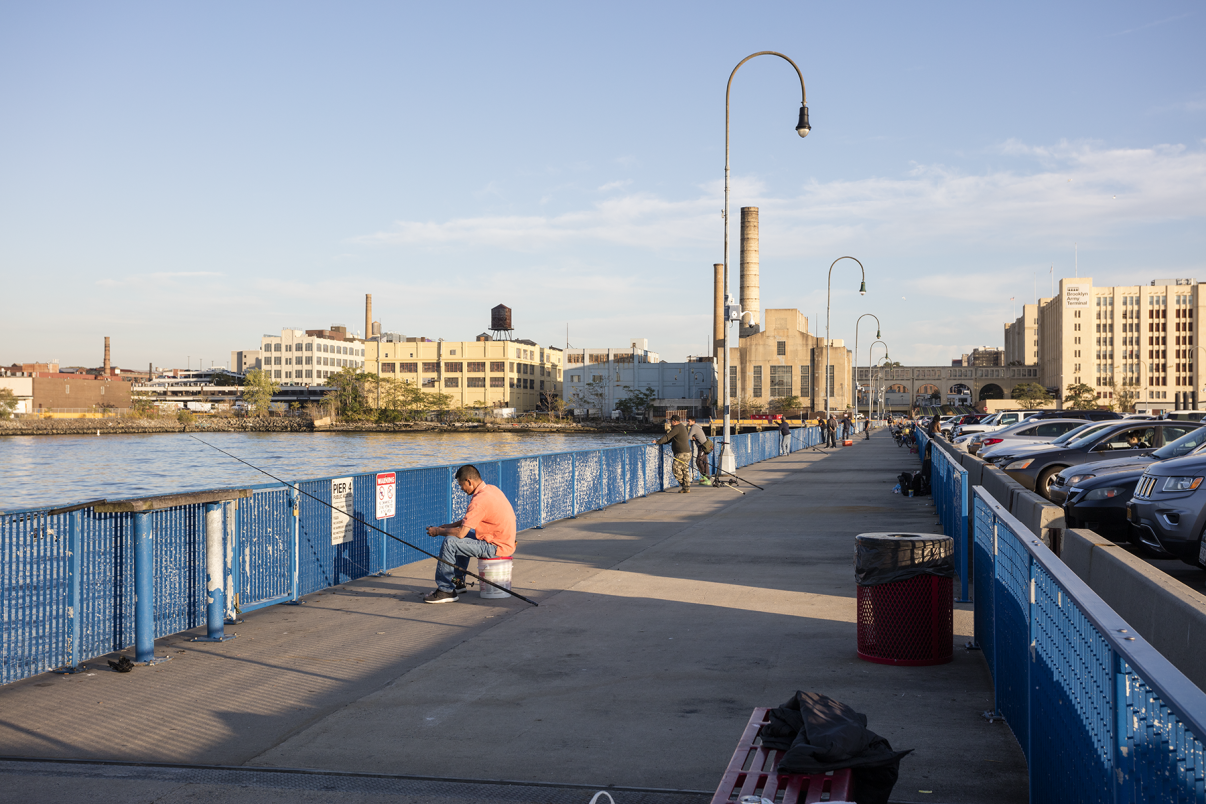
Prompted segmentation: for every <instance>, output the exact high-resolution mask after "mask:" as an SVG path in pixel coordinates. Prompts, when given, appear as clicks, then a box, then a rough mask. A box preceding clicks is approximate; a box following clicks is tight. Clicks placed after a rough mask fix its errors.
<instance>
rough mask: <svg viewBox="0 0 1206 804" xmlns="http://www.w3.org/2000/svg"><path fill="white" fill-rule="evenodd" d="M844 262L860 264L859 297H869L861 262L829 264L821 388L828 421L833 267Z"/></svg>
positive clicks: (850, 258)
mask: <svg viewBox="0 0 1206 804" xmlns="http://www.w3.org/2000/svg"><path fill="white" fill-rule="evenodd" d="M842 260H854V261H855V262H858V269H859V270H860V271H862V272H863V281H862V284H860V285H859V286H858V295H860V296H866V295H867V269H866V268H864V267H863V264H862V263H861V262H859V261H858V260H857V259H855V258H854V257H838V258H837V259H836V260H834V261H833V262H832V263H830V264H829V279H828V281H826V283H825V373H824V374H823V375H822V376H821V387H822V388H823V389H824V393H825V418H826V419H828V418H829V300H830V297H831V296H832V295H833V266H835V265H837V264H838V263H839V262H841V261H842ZM878 320H879V319H878V318H877V319H876V321H878ZM857 328H858V327H857V325H856V326H855V329H856V330H857ZM855 337H856V338H857V337H858V333H857V332H856V333H855Z"/></svg>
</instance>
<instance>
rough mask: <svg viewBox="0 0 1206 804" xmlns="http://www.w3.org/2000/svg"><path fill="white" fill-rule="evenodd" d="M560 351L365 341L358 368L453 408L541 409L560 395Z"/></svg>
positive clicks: (524, 345)
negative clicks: (436, 396)
mask: <svg viewBox="0 0 1206 804" xmlns="http://www.w3.org/2000/svg"><path fill="white" fill-rule="evenodd" d="M562 361H563V352H562V350H561V349H558V348H557V347H555V346H548V347H542V346H538V345H537V344H535V343H534V342H532V341H494V340H476V341H430V340H426V339H420V338H413V339H407V340H403V341H386V340H382V341H369V342H367V343H366V344H365V365H364V371H366V372H368V373H370V374H379V375H380V376H381V377H383V378H388V379H394V380H398V381H400V382H404V383H410V384H414V385H417V386H419V387H420V388H421V389H422V390H424V391H431V392H438V393H441V394H445V395H447V396H449V397H451V404H452V406H453V407H465V408H468V407H482V406H484V407H491V408H515V409H516V410H517V411H519V412H524V411H531V410H537V409H541V408H543V407H545V406H547V404H548V402H549V401H550V400H553V399H559V398H561V382H562V369H563V365H562Z"/></svg>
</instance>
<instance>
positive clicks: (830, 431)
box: [824, 413, 838, 449]
mask: <svg viewBox="0 0 1206 804" xmlns="http://www.w3.org/2000/svg"><path fill="white" fill-rule="evenodd" d="M824 424H825V446H827V447H833V448H834V449H837V427H838V424H837V416H834V415H833V414H832V413H830V414H829V418H828V419H826V420H825V422H824Z"/></svg>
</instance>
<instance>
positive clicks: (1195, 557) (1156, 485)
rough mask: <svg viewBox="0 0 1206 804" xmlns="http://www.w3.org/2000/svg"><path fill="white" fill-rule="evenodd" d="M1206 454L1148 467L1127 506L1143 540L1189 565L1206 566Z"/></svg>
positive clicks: (1175, 459) (1129, 516) (1174, 459)
mask: <svg viewBox="0 0 1206 804" xmlns="http://www.w3.org/2000/svg"><path fill="white" fill-rule="evenodd" d="M1203 479H1206V455H1204V454H1201V453H1199V454H1195V455H1186V456H1185V457H1184V458H1173V459H1172V460H1168V461H1160V462H1159V463H1153V464H1152V465H1150V466H1148V467H1147V469H1146V470H1145V471H1144V472H1143V476H1142V477H1140V478H1139V482H1138V484H1137V485H1136V486H1135V494H1134V496H1133V497H1131V501H1130V502H1128V503H1127V504H1126V510H1127V519H1128V520H1129V521H1130V523H1131V525H1132V526H1134V527H1135V528H1136V529H1137V530H1138V531H1139V538H1140V539H1141V540H1145V541H1146V540H1151V541H1154V542H1155V543H1156V544H1158V545H1159V546H1160V547H1161V548H1163V549H1164V550H1167V551H1168V552H1169V553H1172V554H1173V555H1174V556H1176V557H1177V558H1179V559H1181V560H1182V561H1184V562H1185V563H1186V564H1190V565H1193V566H1198V567H1201V566H1206V562H1204V561H1203V559H1206V556H1203V555H1202V544H1203V541H1202V531H1203V529H1204V528H1206V486H1204V485H1203V483H1202V481H1203Z"/></svg>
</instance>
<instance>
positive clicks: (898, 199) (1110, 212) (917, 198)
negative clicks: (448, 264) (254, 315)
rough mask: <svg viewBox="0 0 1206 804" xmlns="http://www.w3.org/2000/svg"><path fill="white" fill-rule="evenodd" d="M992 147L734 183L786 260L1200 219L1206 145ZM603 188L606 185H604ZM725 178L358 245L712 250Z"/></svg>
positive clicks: (766, 244)
mask: <svg viewBox="0 0 1206 804" xmlns="http://www.w3.org/2000/svg"><path fill="white" fill-rule="evenodd" d="M998 156H999V157H1000V158H1002V159H1003V160H1004V161H1007V162H1010V163H1011V164H1012V165H1013V167H1011V168H1008V169H996V170H990V171H985V172H982V173H978V174H972V173H967V172H963V171H960V170H957V169H953V168H949V167H946V166H943V165H937V164H932V165H914V166H913V167H912V168H911V169H910V170H909V171H908V172H907V173H905V174H904V175H901V176H898V177H869V178H865V179H855V180H835V181H830V182H812V183H810V184H808V185H807V186H805V187H804V188H803V191H802V192H801V193H800V194H799V195H796V196H794V197H771V196H768V195H766V194H765V191H764V188H763V187H761V186H760V185H759V184H758V183H756V182H744V183H740V182H739V183H738V185H739V186H738V189H739V191H740V192H738V193H735V196H736V197H739V198H741V199H742V201H741V204H742V205H746V204H753V205H756V206H759V207H761V209H762V223H763V233H764V239H763V250H764V253H769V254H777V255H781V256H790V255H793V254H799V253H803V252H804V251H815V249H816V248H818V247H840V246H842V245H844V244H850V243H854V242H866V241H867V239H868V238H871V237H873V238H875V240H876V241H878V242H881V243H884V242H888V243H893V244H895V245H897V246H900V247H909V248H916V247H930V248H932V247H941V246H942V244H950V243H954V242H962V243H966V242H969V241H975V242H978V243H981V244H983V245H991V244H994V243H996V244H1001V243H1010V244H1016V243H1017V242H1018V241H1019V239H1025V240H1026V241H1028V242H1029V243H1031V244H1032V245H1042V244H1048V243H1052V242H1056V241H1058V242H1063V240H1065V239H1067V236H1068V232H1070V231H1075V232H1077V233H1079V235H1080V236H1082V237H1084V236H1088V235H1092V234H1102V235H1110V234H1114V233H1118V232H1120V231H1123V230H1125V229H1127V228H1128V227H1131V226H1135V225H1140V224H1143V223H1147V222H1151V221H1157V220H1185V219H1196V218H1202V217H1206V194H1204V193H1202V192H1201V188H1202V187H1203V186H1206V152H1203V151H1202V150H1190V149H1188V148H1186V147H1184V146H1181V145H1160V146H1155V147H1151V148H1136V149H1108V148H1103V147H1101V146H1099V145H1096V144H1093V143H1069V142H1060V143H1056V144H1054V145H1041V146H1035V145H1028V144H1026V143H1023V142H1020V141H1016V140H1010V141H1007V142H1004V143H1002V144H1001V146H1000V147H999V149H998ZM605 186H606V185H605ZM721 205H722V201H721V195H720V186H719V184H710V185H706V186H703V187H701V188H700V193H699V194H698V195H696V196H695V197H693V198H687V199H679V200H671V199H667V198H664V197H660V196H656V195H653V194H650V193H630V194H625V195H621V196H613V197H611V198H608V199H605V200H602V201H599V202H598V203H596V204H594V205H592V206H589V207H587V208H582V209H577V210H571V211H567V212H562V213H560V214H557V215H549V216H542V215H514V216H480V217H469V218H457V219H453V220H448V221H442V222H437V221H399V222H398V223H397V224H395V225H394V226H393V227H392V228H391V229H389V230H386V231H382V232H377V233H374V234H367V235H363V236H360V237H356V238H354V239H353V241H354V242H355V243H358V244H361V245H399V246H420V247H440V246H461V247H488V248H501V249H509V250H514V251H518V252H526V253H533V252H540V251H544V250H554V249H559V248H561V247H564V246H567V245H571V244H573V245H578V244H587V243H592V242H594V243H608V244H614V245H621V246H631V247H638V248H643V249H654V250H658V251H664V250H667V249H692V248H694V247H696V246H698V245H700V244H706V245H708V246H709V247H711V246H713V245H714V244H713V241H714V240H715V233H716V229H717V226H718V223H717V220H716V218H717V217H718V216H717V213H718V211H719V209H720V207H721Z"/></svg>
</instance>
